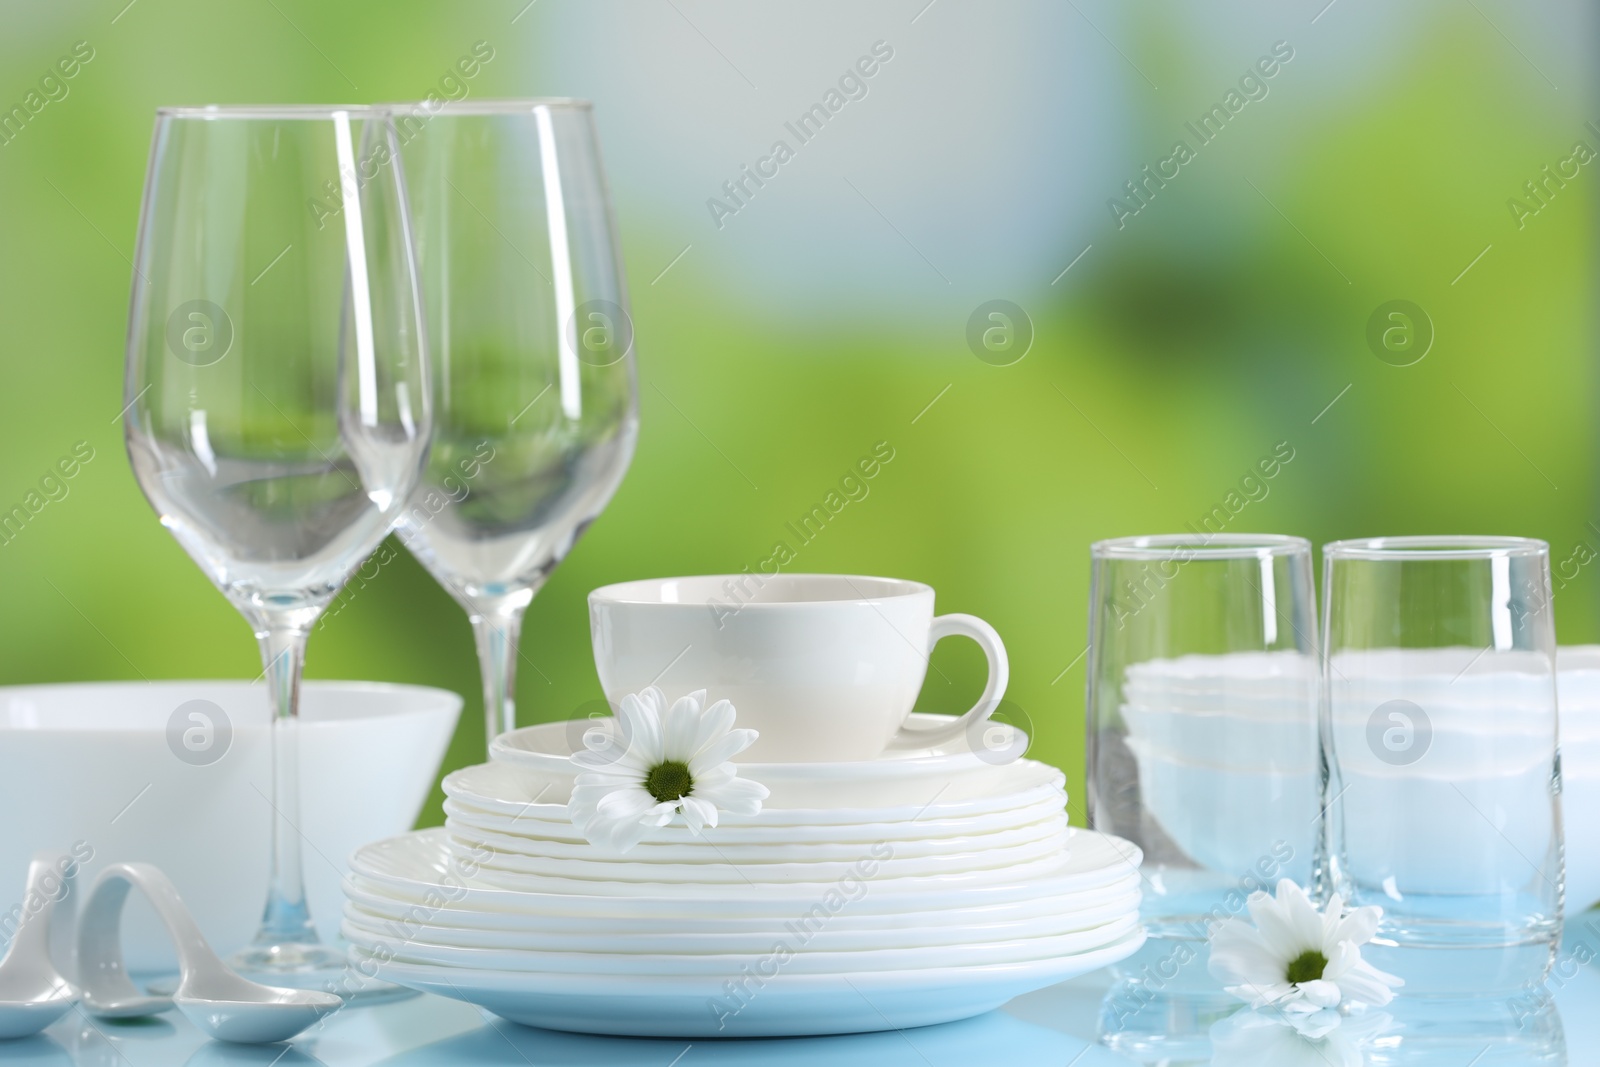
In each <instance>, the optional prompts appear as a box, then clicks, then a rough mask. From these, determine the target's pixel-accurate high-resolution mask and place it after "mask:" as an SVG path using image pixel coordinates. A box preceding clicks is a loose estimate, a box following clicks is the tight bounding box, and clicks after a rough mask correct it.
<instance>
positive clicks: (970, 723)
mask: <svg viewBox="0 0 1600 1067" xmlns="http://www.w3.org/2000/svg"><path fill="white" fill-rule="evenodd" d="M958 634H959V635H960V636H963V637H970V638H972V639H973V640H974V641H976V642H978V647H979V648H981V649H983V654H984V656H985V657H987V658H988V660H989V680H988V682H986V683H985V684H984V687H983V695H982V696H980V697H979V698H978V702H977V703H976V704H974V705H973V706H972V707H971V709H969V710H968V711H967V713H966V714H965V715H963V716H961V718H959V719H957V720H956V721H955V722H953V723H951V724H950V725H948V726H909V725H907V726H902V727H901V728H900V732H899V733H897V734H895V735H894V740H893V741H891V742H890V743H889V747H890V748H891V749H908V748H930V747H932V746H934V745H941V744H944V743H945V742H947V741H953V740H955V739H956V738H958V737H960V736H961V735H962V734H964V733H966V732H967V731H969V730H971V729H972V728H973V727H974V726H976V725H977V724H979V723H981V722H984V721H986V720H987V719H988V718H989V716H991V715H993V714H994V711H995V709H996V708H998V707H999V706H1000V699H1001V698H1002V697H1004V696H1005V695H1006V685H1007V683H1009V682H1010V680H1011V661H1010V660H1008V659H1007V658H1006V646H1005V642H1004V641H1001V640H1000V635H999V634H998V633H996V632H995V629H994V627H993V626H990V625H989V624H988V623H986V622H984V621H983V620H982V619H980V618H978V617H977V616H976V615H961V614H952V615H939V616H937V617H935V618H934V620H933V625H932V626H930V627H929V628H928V652H929V654H932V652H933V646H934V645H936V644H938V643H939V641H940V639H941V638H945V637H952V636H955V635H958Z"/></svg>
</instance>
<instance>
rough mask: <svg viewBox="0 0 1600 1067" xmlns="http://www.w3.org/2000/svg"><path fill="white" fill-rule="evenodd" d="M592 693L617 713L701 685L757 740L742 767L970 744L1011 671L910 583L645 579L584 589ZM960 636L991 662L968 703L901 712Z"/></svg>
mask: <svg viewBox="0 0 1600 1067" xmlns="http://www.w3.org/2000/svg"><path fill="white" fill-rule="evenodd" d="M589 623H590V631H591V634H592V636H593V639H594V662H595V667H596V668H597V669H598V670H599V673H600V686H601V688H602V689H604V690H605V694H606V699H607V700H608V701H609V702H610V703H611V706H612V707H613V708H615V707H616V706H617V705H618V704H619V703H620V702H621V701H622V698H623V697H625V696H627V695H628V694H630V693H637V692H639V691H640V690H642V689H644V688H645V687H647V686H651V685H654V686H657V687H658V688H660V689H661V690H662V692H663V693H665V694H666V697H667V699H668V701H669V702H670V701H673V700H676V699H677V698H679V697H681V696H684V695H685V694H688V693H691V692H693V691H695V690H697V689H704V690H706V697H707V700H709V701H716V700H723V699H726V700H729V701H732V703H733V706H734V707H735V708H736V709H738V713H739V718H738V725H739V726H747V727H752V728H754V729H756V730H759V731H760V733H761V738H760V740H759V741H757V742H756V743H755V744H754V745H753V746H751V747H750V748H749V749H747V750H746V751H745V752H744V753H743V754H742V755H741V756H740V759H741V760H742V761H757V762H772V763H780V762H796V763H816V762H827V761H852V760H870V759H876V758H878V757H880V756H883V755H884V754H885V753H887V752H891V751H906V750H912V751H914V750H921V749H927V748H931V747H934V746H936V745H947V744H949V743H951V742H952V741H956V740H957V739H960V738H963V737H970V736H971V731H972V730H973V729H974V728H975V727H976V726H977V724H979V723H981V722H983V721H984V720H985V719H987V718H988V717H989V716H990V715H992V714H994V709H995V708H996V707H997V706H998V705H999V703H1000V698H1001V697H1003V696H1004V695H1005V690H1006V681H1007V679H1008V677H1009V673H1010V668H1009V666H1008V664H1007V661H1006V650H1005V645H1004V644H1002V643H1001V641H1000V635H999V634H997V633H995V631H994V628H993V627H991V626H990V625H989V624H988V623H986V622H984V621H983V620H982V619H979V618H976V617H974V616H972V615H940V616H938V617H935V616H934V614H933V590H932V589H931V588H930V587H928V586H926V585H923V584H922V583H920V582H908V581H902V580H899V579H894V578H864V577H857V576H853V575H844V574H779V575H773V576H770V577H767V576H755V575H749V574H735V575H723V576H708V577H698V578H653V579H648V580H645V581H637V582H623V583H621V584H618V585H608V586H605V587H603V588H600V589H596V590H595V591H594V592H592V593H590V594H589ZM952 634H962V635H964V636H967V637H970V638H972V639H973V640H974V641H976V642H978V645H979V647H981V648H982V649H983V651H984V654H985V655H986V656H987V657H988V659H989V680H988V682H987V684H986V685H985V686H984V688H983V694H982V696H980V697H979V699H978V703H977V704H975V705H974V706H973V707H972V708H971V710H969V711H968V712H967V713H966V714H965V715H963V716H961V717H960V718H959V719H957V720H956V721H955V722H954V723H952V724H950V725H948V726H942V727H937V728H921V727H918V728H913V727H908V726H907V725H906V717H907V716H908V715H909V714H910V713H911V707H912V705H913V704H914V703H915V702H916V699H917V693H918V691H919V690H921V688H922V680H923V677H924V675H926V673H927V670H928V653H929V652H930V651H932V649H933V646H934V644H935V643H936V642H937V641H938V640H939V639H940V638H942V637H948V636H950V635H952Z"/></svg>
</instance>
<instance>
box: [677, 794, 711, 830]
mask: <svg viewBox="0 0 1600 1067" xmlns="http://www.w3.org/2000/svg"><path fill="white" fill-rule="evenodd" d="M682 811H683V821H684V823H685V825H687V826H688V827H689V829H690V830H692V831H693V832H694V833H697V834H698V833H699V832H700V831H701V830H703V829H705V828H706V827H707V826H715V825H717V809H716V806H715V805H714V804H712V803H710V802H709V801H707V800H703V799H701V798H700V797H697V796H688V797H684V798H683V801H682Z"/></svg>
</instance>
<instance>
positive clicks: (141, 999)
mask: <svg viewBox="0 0 1600 1067" xmlns="http://www.w3.org/2000/svg"><path fill="white" fill-rule="evenodd" d="M134 886H137V887H138V888H139V890H140V891H141V892H143V893H144V895H145V896H147V897H149V898H150V903H151V904H153V905H154V906H155V909H156V914H157V915H159V916H160V917H161V921H162V922H163V923H164V924H166V927H167V932H168V933H170V934H171V935H172V941H173V944H174V946H175V947H176V948H177V950H178V968H179V971H180V972H181V980H180V981H179V982H178V988H177V991H176V992H174V993H173V994H172V997H171V999H170V1000H169V999H168V998H166V997H152V996H146V995H145V994H144V993H141V992H140V991H139V989H138V987H136V986H135V985H134V984H133V982H131V981H130V980H129V979H128V975H127V972H126V971H125V970H124V969H123V965H122V939H121V927H122V904H123V902H124V901H125V900H127V898H128V890H129V889H131V888H133V887H134ZM78 971H79V975H80V980H81V982H82V983H83V1002H84V1006H85V1007H87V1008H88V1009H89V1011H90V1012H92V1013H94V1014H95V1015H99V1016H103V1017H106V1018H130V1017H134V1016H140V1015H154V1014H155V1013H157V1012H161V1011H166V1010H167V1009H168V1008H171V1007H173V1006H174V1005H176V1006H177V1008H178V1010H179V1011H181V1012H183V1014H184V1015H185V1016H187V1017H188V1019H189V1021H190V1022H192V1023H194V1025H195V1026H196V1027H198V1028H199V1029H200V1030H202V1031H203V1032H205V1033H206V1034H208V1035H209V1036H211V1037H214V1038H216V1039H217V1040H219V1041H238V1042H244V1043H249V1044H255V1043H259V1042H268V1041H287V1040H288V1039H289V1038H291V1037H293V1036H294V1035H296V1034H298V1033H299V1032H300V1031H302V1030H304V1029H305V1028H306V1027H308V1026H310V1025H311V1024H312V1023H314V1022H316V1021H317V1020H318V1019H320V1018H321V1017H322V1016H324V1015H326V1014H328V1013H329V1012H331V1011H334V1010H336V1009H337V1008H338V1007H339V1006H340V1004H342V1003H343V1001H341V1000H340V999H339V998H338V997H336V996H334V995H333V994H332V993H318V992H313V991H311V990H305V989H279V988H277V987H276V986H266V985H259V984H257V983H255V982H252V981H250V980H249V979H247V978H244V977H241V976H240V975H239V974H237V973H235V972H234V971H232V970H230V969H229V968H228V966H227V965H226V964H224V963H223V962H222V960H220V959H218V958H217V954H216V953H215V952H213V951H212V950H211V946H210V945H209V944H207V943H206V939H205V937H204V935H202V934H201V933H200V928H199V927H198V926H197V925H195V921H194V918H193V917H192V916H191V915H190V914H189V909H188V908H187V907H185V906H184V903H183V900H182V899H181V898H180V897H179V896H178V890H177V888H176V887H175V886H173V884H172V881H171V879H169V878H168V877H167V876H166V875H164V874H162V873H161V871H160V870H159V869H157V868H155V867H152V866H151V865H150V864H148V863H114V864H112V865H111V866H109V867H107V868H106V869H105V870H103V871H101V872H100V876H99V877H98V878H97V879H95V884H94V889H93V891H92V892H90V894H89V898H88V903H87V904H85V905H84V909H83V921H82V923H81V924H80V925H79V927H78Z"/></svg>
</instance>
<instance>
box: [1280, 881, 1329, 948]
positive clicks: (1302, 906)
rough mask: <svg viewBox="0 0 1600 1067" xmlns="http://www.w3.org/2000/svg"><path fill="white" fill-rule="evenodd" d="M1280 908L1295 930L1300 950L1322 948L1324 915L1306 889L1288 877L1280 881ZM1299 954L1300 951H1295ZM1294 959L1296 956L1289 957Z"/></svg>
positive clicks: (1291, 927)
mask: <svg viewBox="0 0 1600 1067" xmlns="http://www.w3.org/2000/svg"><path fill="white" fill-rule="evenodd" d="M1278 908H1279V911H1280V913H1281V914H1282V915H1283V916H1284V917H1285V918H1286V919H1287V920H1288V923H1289V927H1290V929H1291V930H1293V931H1294V937H1295V940H1296V941H1297V942H1298V944H1299V947H1300V951H1301V952H1304V951H1305V950H1306V949H1309V948H1314V949H1319V950H1320V949H1321V948H1322V915H1321V913H1319V912H1318V911H1317V906H1316V905H1315V904H1313V903H1311V898H1310V897H1308V896H1306V891H1305V890H1304V889H1301V888H1300V887H1299V886H1298V885H1296V884H1295V883H1294V882H1292V881H1290V880H1289V879H1287V878H1283V879H1280V880H1279V881H1278ZM1295 955H1299V952H1297V953H1295ZM1289 958H1290V959H1293V958H1294V956H1291V957H1289Z"/></svg>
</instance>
